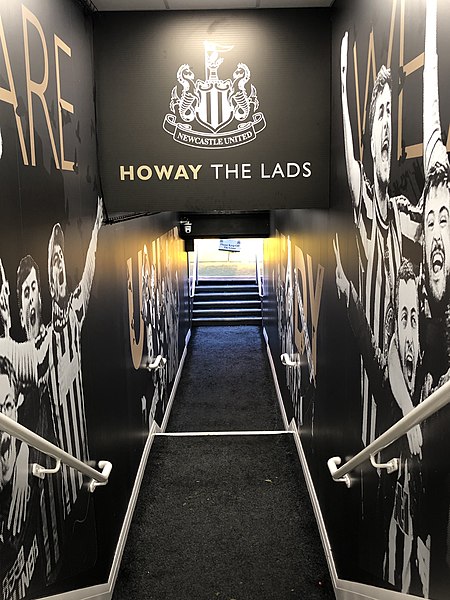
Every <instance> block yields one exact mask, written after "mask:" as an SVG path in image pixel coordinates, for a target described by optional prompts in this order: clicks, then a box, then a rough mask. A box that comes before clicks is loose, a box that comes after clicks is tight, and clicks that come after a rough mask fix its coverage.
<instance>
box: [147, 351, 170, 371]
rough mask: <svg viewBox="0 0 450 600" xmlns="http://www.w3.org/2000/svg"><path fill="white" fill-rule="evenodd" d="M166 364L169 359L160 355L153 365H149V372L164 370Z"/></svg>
mask: <svg viewBox="0 0 450 600" xmlns="http://www.w3.org/2000/svg"><path fill="white" fill-rule="evenodd" d="M166 363H167V358H163V356H161V354H158V356H157V357H156V358H155V360H154V361H153V362H152V363H149V364H148V365H147V369H148V370H149V371H154V370H155V369H162V368H163V367H164V366H165V364H166Z"/></svg>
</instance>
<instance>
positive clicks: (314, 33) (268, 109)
mask: <svg viewBox="0 0 450 600" xmlns="http://www.w3.org/2000/svg"><path fill="white" fill-rule="evenodd" d="M329 33H330V22H329V11H328V10H316V11H314V10H279V11H277V10H268V11H265V10H260V11H237V12H232V11H231V12H226V11H211V12H201V11H200V12H199V11H195V12H176V13H158V12H152V13H119V14H117V13H116V14H112V13H102V14H100V15H98V17H97V18H96V22H95V46H96V82H97V102H98V115H99V149H100V164H101V172H102V179H103V186H104V190H105V196H106V197H107V202H108V209H109V210H110V211H126V210H152V211H154V210H184V211H210V210H232V209H234V210H252V209H268V208H273V207H318V206H320V207H324V206H328V165H329V60H330V47H329V42H330V38H329ZM204 42H208V43H209V46H208V47H207V48H206V47H205V46H204ZM188 67H189V68H188ZM233 132H234V133H233ZM189 165H191V166H192V167H193V169H192V168H191V167H190V166H189ZM214 165H217V166H214ZM218 165H220V166H218ZM164 168H165V169H166V170H165V171H162V169H164ZM169 171H170V175H168V173H169Z"/></svg>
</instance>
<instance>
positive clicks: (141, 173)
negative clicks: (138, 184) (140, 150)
mask: <svg viewBox="0 0 450 600" xmlns="http://www.w3.org/2000/svg"><path fill="white" fill-rule="evenodd" d="M136 173H137V176H138V177H139V179H140V180H141V181H148V180H149V179H150V178H151V176H152V175H153V172H152V169H151V167H149V166H148V165H141V166H140V167H138V168H137V171H136Z"/></svg>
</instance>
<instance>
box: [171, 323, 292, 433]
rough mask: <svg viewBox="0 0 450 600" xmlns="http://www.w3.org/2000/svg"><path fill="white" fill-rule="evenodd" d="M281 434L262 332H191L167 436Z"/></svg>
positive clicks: (249, 328) (253, 328) (232, 329)
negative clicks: (188, 433) (190, 433)
mask: <svg viewBox="0 0 450 600" xmlns="http://www.w3.org/2000/svg"><path fill="white" fill-rule="evenodd" d="M282 429H284V427H283V422H282V419H281V415H280V409H279V406H278V399H277V396H276V393H275V387H274V384H273V378H272V373H271V370H270V365H269V361H268V358H267V352H266V348H265V341H264V338H263V337H262V334H261V328H260V327H257V326H254V325H249V326H234V327H196V328H195V329H194V330H193V334H192V337H191V340H190V342H189V353H188V356H187V358H186V362H185V365H184V369H183V373H182V375H181V379H180V383H179V385H178V390H177V395H176V399H175V402H174V404H173V407H172V412H171V415H170V420H169V423H168V426H167V431H168V432H174V431H251V430H252V431H267V430H282Z"/></svg>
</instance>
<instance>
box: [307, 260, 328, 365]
mask: <svg viewBox="0 0 450 600" xmlns="http://www.w3.org/2000/svg"><path fill="white" fill-rule="evenodd" d="M306 261H307V263H308V287H309V302H310V304H311V324H312V335H311V338H312V361H313V365H314V373H317V366H316V365H317V324H318V322H319V312H320V301H321V299H322V288H323V277H324V273H325V269H324V268H323V267H322V265H321V264H319V265H317V277H316V285H315V286H314V281H313V267H312V258H311V257H310V255H309V254H307V255H306Z"/></svg>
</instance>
